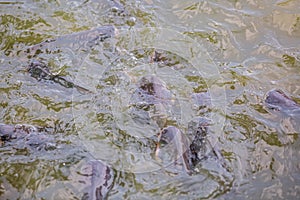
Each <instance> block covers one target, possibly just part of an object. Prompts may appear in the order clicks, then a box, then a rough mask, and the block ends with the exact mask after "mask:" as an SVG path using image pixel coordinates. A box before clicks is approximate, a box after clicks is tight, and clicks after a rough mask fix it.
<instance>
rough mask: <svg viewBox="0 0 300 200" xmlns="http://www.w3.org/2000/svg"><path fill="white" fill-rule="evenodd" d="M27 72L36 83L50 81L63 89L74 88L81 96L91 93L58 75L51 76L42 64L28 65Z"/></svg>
mask: <svg viewBox="0 0 300 200" xmlns="http://www.w3.org/2000/svg"><path fill="white" fill-rule="evenodd" d="M27 71H28V72H29V73H30V75H31V76H32V77H34V78H35V79H37V80H38V81H40V80H50V81H53V82H55V83H58V84H60V85H61V86H63V87H65V88H75V89H77V90H78V91H79V92H80V93H83V94H87V93H93V92H92V91H90V90H88V89H86V88H84V87H81V86H79V85H76V84H75V83H73V82H71V81H68V80H66V79H65V78H63V77H61V76H59V75H54V74H52V73H51V72H50V70H49V68H48V66H47V65H45V64H44V63H41V62H38V61H34V62H32V63H30V65H29V66H28V67H27Z"/></svg>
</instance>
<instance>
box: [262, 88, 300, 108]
mask: <svg viewBox="0 0 300 200" xmlns="http://www.w3.org/2000/svg"><path fill="white" fill-rule="evenodd" d="M265 103H266V105H267V107H268V108H270V109H274V110H279V111H292V110H295V109H300V105H299V104H297V103H296V102H295V101H294V100H293V99H291V98H290V97H288V96H287V95H286V94H285V93H284V92H283V91H282V90H278V89H274V90H270V91H269V92H268V93H267V95H266V99H265Z"/></svg>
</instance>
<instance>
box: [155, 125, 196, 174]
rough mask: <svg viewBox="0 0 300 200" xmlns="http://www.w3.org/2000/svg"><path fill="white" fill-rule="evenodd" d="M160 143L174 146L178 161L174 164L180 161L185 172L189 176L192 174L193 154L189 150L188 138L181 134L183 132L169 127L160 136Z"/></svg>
mask: <svg viewBox="0 0 300 200" xmlns="http://www.w3.org/2000/svg"><path fill="white" fill-rule="evenodd" d="M158 142H159V144H160V143H167V144H168V145H174V146H173V148H174V152H175V154H176V160H174V163H177V161H179V162H180V163H181V164H182V165H183V169H184V171H185V172H186V173H187V174H189V175H190V174H192V172H193V166H192V162H191V155H192V154H191V151H190V148H189V141H188V138H187V137H186V136H185V135H184V134H183V133H182V132H181V130H179V129H178V128H176V127H175V126H168V127H166V128H164V129H163V130H162V131H161V132H160V134H159V136H158ZM158 148H159V146H158ZM157 152H158V151H157Z"/></svg>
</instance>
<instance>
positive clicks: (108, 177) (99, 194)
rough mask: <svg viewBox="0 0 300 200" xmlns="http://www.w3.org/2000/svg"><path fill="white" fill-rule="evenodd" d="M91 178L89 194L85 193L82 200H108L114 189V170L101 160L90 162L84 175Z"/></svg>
mask: <svg viewBox="0 0 300 200" xmlns="http://www.w3.org/2000/svg"><path fill="white" fill-rule="evenodd" d="M83 174H85V175H86V176H88V177H89V178H90V185H89V192H88V193H85V194H84V195H83V197H82V200H103V199H107V196H108V193H109V191H110V190H111V189H112V187H113V180H114V173H113V170H112V169H111V168H110V167H109V166H108V165H106V164H104V163H103V162H102V161H100V160H90V161H89V162H88V163H87V165H86V167H85V168H84V173H83Z"/></svg>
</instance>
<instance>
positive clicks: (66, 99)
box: [0, 0, 300, 199]
mask: <svg viewBox="0 0 300 200" xmlns="http://www.w3.org/2000/svg"><path fill="white" fill-rule="evenodd" d="M299 7H300V4H299V2H298V1H297V0H294V1H293V0H289V1H275V0H274V1H238V0H236V1H229V0H228V1H217V0H215V1H192V0H189V1H184V2H183V1H174V0H168V1H155V0H145V1H121V2H117V1H93V0H92V1H48V2H44V1H26V2H24V1H5V2H4V1H1V2H0V13H1V14H0V16H1V18H0V22H1V23H0V24H1V25H0V30H1V31H0V35H1V36H0V49H1V50H0V66H1V73H0V76H1V79H0V91H1V95H0V105H1V110H0V114H1V123H6V124H32V125H35V126H43V127H50V128H51V133H52V135H51V138H52V137H54V138H55V140H56V141H57V143H59V144H60V148H59V149H57V150H52V151H51V150H50V151H45V152H39V151H31V150H26V149H16V148H13V147H7V146H5V145H4V144H1V148H0V153H1V156H0V157H1V159H0V162H1V167H0V174H1V176H0V197H1V198H0V199H42V198H43V199H76V198H77V199H78V198H79V199H80V198H81V197H82V193H80V191H81V188H80V186H79V184H78V181H77V182H76V173H77V172H78V171H80V168H81V166H82V162H85V161H86V160H88V159H101V160H102V161H103V162H105V163H107V164H109V165H110V166H111V167H112V168H113V169H114V171H115V177H114V187H113V189H112V190H111V192H110V193H109V199H135V198H138V199H141V198H143V199H211V198H217V199H232V198H233V199H296V198H297V196H299V193H300V188H299V185H300V176H299V174H300V169H299V168H300V166H299V160H300V155H299V139H298V135H299V133H300V131H299V130H298V129H297V128H298V127H299V126H296V127H294V126H293V124H292V123H291V121H290V119H289V118H288V117H286V116H282V115H280V116H279V115H276V114H274V113H272V112H270V111H269V110H268V109H267V108H266V107H265V106H264V104H263V101H264V99H265V94H266V93H267V91H269V90H271V89H274V88H278V89H281V90H283V91H285V92H286V93H287V94H289V95H290V96H292V97H293V98H294V99H295V100H296V101H297V102H300V87H299V79H300V71H299V64H300V44H299V37H300V20H299V19H300V12H299ZM108 24H110V25H114V26H115V27H116V29H118V31H117V33H116V36H114V37H112V38H110V39H107V40H105V41H103V42H101V41H95V40H93V39H94V38H92V39H91V40H90V37H80V38H78V37H77V38H76V37H73V35H74V34H73V33H76V32H80V31H86V30H90V29H93V28H96V27H101V26H103V25H108ZM69 34H71V35H69ZM72 34H73V35H72ZM55 38H61V39H59V40H57V41H56V42H54V43H53V44H50V43H49V44H45V45H44V46H43V47H42V48H44V49H47V50H49V51H44V52H36V53H35V54H32V52H30V53H28V52H26V49H28V48H29V47H32V46H33V45H35V44H38V43H40V42H43V41H45V40H46V39H48V40H49V41H50V40H51V39H55ZM24 50H25V51H24ZM155 51H157V52H160V53H162V55H163V56H164V57H165V58H164V59H162V60H161V62H155V61H154V60H153V55H154V52H155ZM34 60H38V61H41V62H43V63H46V64H47V65H48V66H49V68H50V70H51V72H52V73H54V74H59V75H62V76H64V77H65V78H66V79H68V80H72V81H73V82H75V83H76V84H77V85H80V86H81V87H83V88H86V89H88V90H89V91H91V93H88V94H82V93H80V92H78V91H77V90H76V89H72V88H65V87H63V86H61V85H59V84H56V83H53V82H51V81H43V80H41V81H37V80H36V79H34V78H33V77H31V76H30V75H29V74H28V73H27V72H26V70H25V67H26V66H27V65H29V63H30V62H32V61H34ZM149 74H150V75H153V74H154V75H156V76H157V77H159V78H160V79H161V80H163V81H164V83H165V84H166V85H167V87H168V88H169V89H170V91H171V92H172V94H173V96H174V99H173V102H175V105H176V106H174V107H166V108H164V112H165V116H166V123H167V124H166V125H175V126H177V127H178V128H179V129H181V130H182V131H183V132H184V133H187V128H188V122H190V121H191V120H192V119H193V118H194V117H197V116H204V117H207V118H210V119H211V120H212V121H213V123H212V125H211V127H210V132H209V136H208V139H209V141H210V143H211V145H212V146H214V147H215V148H216V149H218V150H219V151H220V152H221V154H222V156H223V158H224V163H225V164H224V163H223V162H221V161H220V160H218V159H216V158H214V157H211V158H209V159H207V160H205V161H203V162H201V163H200V164H199V165H198V166H197V167H196V173H195V174H193V175H191V176H189V175H187V174H185V173H184V172H180V171H178V170H177V171H176V170H175V171H176V173H175V172H174V169H171V167H172V166H171V165H166V164H165V162H163V163H162V162H159V160H157V159H156V157H155V150H156V143H155V138H156V134H157V133H158V132H159V130H160V129H159V127H158V126H157V125H156V124H155V123H153V122H151V123H150V124H143V123H137V122H136V121H134V120H133V119H132V115H131V114H130V112H131V107H130V98H131V97H132V93H133V92H134V90H135V87H136V84H137V82H138V80H139V79H140V78H141V77H142V76H145V75H149ZM194 92H197V93H199V92H208V93H209V97H210V99H211V103H212V107H211V108H209V109H204V110H199V109H197V108H195V107H194V105H193V101H192V99H191V95H192V93H194ZM296 123H297V122H296ZM298 123H300V122H298Z"/></svg>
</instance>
